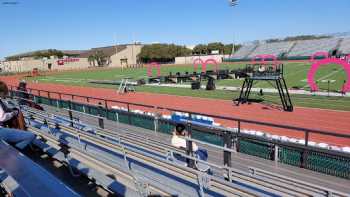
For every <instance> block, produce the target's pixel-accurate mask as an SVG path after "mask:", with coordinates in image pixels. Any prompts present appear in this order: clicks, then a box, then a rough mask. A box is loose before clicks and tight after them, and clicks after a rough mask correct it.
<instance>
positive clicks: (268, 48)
mask: <svg viewBox="0 0 350 197" xmlns="http://www.w3.org/2000/svg"><path fill="white" fill-rule="evenodd" d="M293 44H294V42H274V43H265V44H260V45H259V46H258V47H257V48H256V49H255V50H254V51H253V52H252V53H251V54H250V55H249V56H248V57H249V58H253V57H255V56H257V55H261V54H271V55H274V56H276V57H278V56H279V55H281V54H282V53H286V52H288V51H289V49H290V48H291V47H292V46H293Z"/></svg>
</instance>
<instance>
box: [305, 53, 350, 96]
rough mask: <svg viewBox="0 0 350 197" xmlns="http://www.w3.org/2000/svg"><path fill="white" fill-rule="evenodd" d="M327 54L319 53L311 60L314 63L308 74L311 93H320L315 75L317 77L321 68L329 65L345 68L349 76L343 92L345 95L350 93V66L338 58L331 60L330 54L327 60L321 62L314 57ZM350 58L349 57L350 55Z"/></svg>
mask: <svg viewBox="0 0 350 197" xmlns="http://www.w3.org/2000/svg"><path fill="white" fill-rule="evenodd" d="M325 54H326V53H324V52H318V53H315V54H314V55H312V57H311V60H312V61H313V62H314V63H313V64H312V65H311V68H310V70H309V72H308V74H307V82H308V84H309V86H310V88H311V91H318V90H319V88H318V86H317V84H316V82H315V75H316V72H317V70H318V69H319V68H320V66H322V65H327V64H338V65H341V66H343V69H344V70H345V72H346V75H347V80H346V83H345V84H344V85H343V87H342V90H341V91H342V92H344V93H345V92H349V91H350V81H349V77H350V64H349V63H348V62H347V61H345V60H341V59H337V58H329V57H328V53H327V56H326V59H322V60H319V61H315V60H314V57H317V56H320V55H325ZM348 57H349V55H348Z"/></svg>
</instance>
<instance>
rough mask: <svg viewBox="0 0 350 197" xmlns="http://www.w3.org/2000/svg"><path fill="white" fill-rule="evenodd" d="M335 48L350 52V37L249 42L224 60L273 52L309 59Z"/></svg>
mask: <svg viewBox="0 0 350 197" xmlns="http://www.w3.org/2000/svg"><path fill="white" fill-rule="evenodd" d="M333 50H337V51H338V52H339V53H340V54H350V37H345V38H343V39H342V38H339V37H333V38H324V39H316V40H300V41H290V42H273V43H262V42H261V43H259V44H248V45H244V46H242V47H241V48H240V49H239V50H238V51H236V52H235V53H234V54H232V55H231V56H230V57H229V58H226V59H225V60H224V61H247V60H250V59H251V58H253V57H254V56H257V55H261V54H272V55H275V56H277V57H278V58H279V59H281V58H282V59H285V58H286V59H290V60H292V59H309V58H310V56H311V55H312V54H314V53H316V52H320V51H322V52H329V53H333Z"/></svg>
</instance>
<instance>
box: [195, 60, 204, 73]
mask: <svg viewBox="0 0 350 197" xmlns="http://www.w3.org/2000/svg"><path fill="white" fill-rule="evenodd" d="M198 65H200V66H201V67H202V72H205V70H206V65H205V64H204V62H203V60H202V59H201V58H196V59H194V60H193V68H194V72H197V70H198Z"/></svg>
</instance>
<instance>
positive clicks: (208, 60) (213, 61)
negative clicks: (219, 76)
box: [204, 59, 219, 72]
mask: <svg viewBox="0 0 350 197" xmlns="http://www.w3.org/2000/svg"><path fill="white" fill-rule="evenodd" d="M210 63H212V64H214V66H215V67H214V69H215V72H217V71H218V70H219V65H218V62H217V61H216V60H215V59H207V60H206V61H205V62H204V65H205V69H206V67H207V65H208V64H210ZM204 72H205V70H204Z"/></svg>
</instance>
